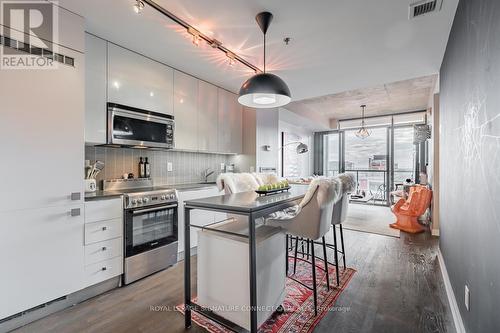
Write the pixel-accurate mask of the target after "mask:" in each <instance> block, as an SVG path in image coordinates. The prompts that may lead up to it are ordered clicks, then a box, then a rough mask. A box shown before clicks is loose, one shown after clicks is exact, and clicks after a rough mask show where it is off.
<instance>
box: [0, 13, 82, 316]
mask: <svg viewBox="0 0 500 333" xmlns="http://www.w3.org/2000/svg"><path fill="white" fill-rule="evenodd" d="M64 13H65V14H64V15H72V17H71V19H70V21H72V22H73V24H71V25H70V24H68V25H70V26H66V25H64V24H63V26H62V29H65V28H68V31H66V32H70V31H71V34H70V35H71V36H70V35H67V36H68V38H66V39H64V40H65V41H64V40H63V42H64V44H65V45H69V44H70V45H69V46H70V47H71V48H66V47H64V46H61V45H59V46H58V52H59V53H61V54H63V55H65V56H68V57H72V58H73V59H74V65H73V66H70V65H65V64H58V65H57V68H52V69H45V70H35V69H23V70H5V71H2V73H1V75H0V76H1V80H0V100H2V110H1V112H0V142H2V144H1V145H0V156H2V161H3V163H1V164H0V173H1V174H2V175H4V176H5V177H4V179H3V181H2V191H0V221H1V223H0V262H2V265H3V266H2V267H3V269H2V275H1V283H0V295H2V297H0V318H5V317H8V316H11V315H14V314H16V313H19V312H21V311H24V310H27V309H30V308H32V307H34V306H38V305H40V304H43V303H45V302H49V301H52V300H54V299H57V298H59V297H62V296H65V295H67V294H70V293H72V292H75V291H77V290H79V289H81V288H83V287H84V246H83V236H84V233H83V230H84V226H83V225H84V221H83V220H84V219H83V209H84V205H83V165H84V123H85V116H84V104H85V103H84V98H85V97H84V91H85V84H84V71H85V59H84V55H83V53H80V52H77V51H75V48H76V49H78V48H79V46H78V43H80V42H81V45H83V38H84V31H83V18H82V17H80V16H77V15H74V14H71V13H69V12H66V11H65V12H64ZM64 20H66V18H65V19H63V20H62V21H64ZM3 30H4V31H3V34H4V35H10V31H9V30H8V29H7V28H6V27H4V29H3ZM66 32H65V33H66ZM80 38H81V40H80ZM47 43H48V42H47Z"/></svg>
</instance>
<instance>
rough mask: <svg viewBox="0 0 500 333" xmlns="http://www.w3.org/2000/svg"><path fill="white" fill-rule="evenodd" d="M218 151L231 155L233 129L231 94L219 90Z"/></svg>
mask: <svg viewBox="0 0 500 333" xmlns="http://www.w3.org/2000/svg"><path fill="white" fill-rule="evenodd" d="M217 90H218V99H219V102H218V131H217V136H218V141H217V143H218V149H217V151H218V152H220V153H229V152H230V146H231V128H230V124H231V122H230V119H229V116H230V115H229V113H230V109H231V103H230V99H229V96H230V94H231V93H230V92H228V91H226V90H224V89H221V88H218V89H217Z"/></svg>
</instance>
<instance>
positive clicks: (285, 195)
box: [184, 185, 308, 333]
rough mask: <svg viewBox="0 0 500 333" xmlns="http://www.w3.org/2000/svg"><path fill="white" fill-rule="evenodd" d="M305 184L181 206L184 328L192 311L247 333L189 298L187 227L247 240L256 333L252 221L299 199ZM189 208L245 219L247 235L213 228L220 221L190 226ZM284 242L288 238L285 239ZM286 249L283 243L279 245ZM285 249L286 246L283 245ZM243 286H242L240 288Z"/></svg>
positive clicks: (305, 188) (198, 200) (301, 196)
mask: <svg viewBox="0 0 500 333" xmlns="http://www.w3.org/2000/svg"><path fill="white" fill-rule="evenodd" d="M307 189H308V186H307V185H292V187H291V189H290V190H289V191H288V192H282V193H277V194H273V195H268V196H259V195H258V194H257V193H256V192H254V191H249V192H241V193H233V194H225V195H220V196H214V197H208V198H201V199H194V200H187V201H186V202H185V205H184V217H185V221H184V248H185V249H184V251H185V252H184V309H185V311H184V312H185V327H186V328H189V327H191V311H195V312H197V313H199V314H201V315H203V316H205V317H207V318H209V319H211V320H213V321H215V322H217V323H218V324H221V325H223V326H224V327H226V328H228V329H230V330H232V331H233V332H248V331H247V330H246V329H244V328H243V327H241V326H239V325H237V324H235V323H233V322H231V321H229V320H228V319H226V318H223V317H221V316H219V315H218V314H216V313H214V312H213V311H211V310H209V309H206V308H203V307H202V306H200V305H198V304H196V303H194V302H193V301H192V299H191V240H190V231H191V227H194V228H199V229H203V230H210V231H214V232H220V233H225V234H229V235H232V236H237V237H245V238H248V245H249V246H248V255H249V264H250V267H249V274H250V276H249V281H250V285H249V286H248V287H249V288H250V311H249V313H250V327H251V329H250V332H251V333H257V330H258V327H257V272H256V236H255V224H256V223H255V221H256V220H257V219H258V218H261V217H264V216H267V215H269V214H271V213H274V212H276V211H279V210H282V209H285V208H287V207H290V206H291V205H293V204H294V202H296V201H299V200H301V199H302V198H303V197H304V196H305V194H306V192H307ZM193 209H198V210H208V211H216V212H222V213H229V214H234V215H241V216H246V217H247V218H248V234H246V235H245V234H242V233H235V232H231V231H227V230H220V229H216V228H214V227H213V226H214V225H215V224H218V223H221V221H218V222H214V223H211V224H209V225H205V226H197V225H191V223H190V214H191V211H192V210H193ZM287 239H288V238H287ZM283 246H287V244H283ZM287 247H288V246H287ZM242 287H244V286H242Z"/></svg>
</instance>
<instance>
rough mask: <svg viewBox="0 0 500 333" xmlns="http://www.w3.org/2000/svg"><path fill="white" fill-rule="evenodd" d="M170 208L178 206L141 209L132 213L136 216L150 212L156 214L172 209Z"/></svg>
mask: <svg viewBox="0 0 500 333" xmlns="http://www.w3.org/2000/svg"><path fill="white" fill-rule="evenodd" d="M170 208H177V205H168V206H162V207H154V208H148V209H139V210H134V211H132V214H134V215H136V214H142V213H149V212H155V211H159V210H164V209H170Z"/></svg>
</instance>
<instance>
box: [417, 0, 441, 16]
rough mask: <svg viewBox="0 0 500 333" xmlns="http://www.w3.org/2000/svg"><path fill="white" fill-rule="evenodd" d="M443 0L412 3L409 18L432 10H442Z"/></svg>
mask: <svg viewBox="0 0 500 333" xmlns="http://www.w3.org/2000/svg"><path fill="white" fill-rule="evenodd" d="M442 4H443V0H424V1H418V2H415V3H412V4H411V5H410V10H409V13H408V14H409V15H408V16H409V17H408V18H409V19H412V18H414V17H417V16H422V15H425V14H429V13H432V12H437V11H439V10H441V5H442Z"/></svg>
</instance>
